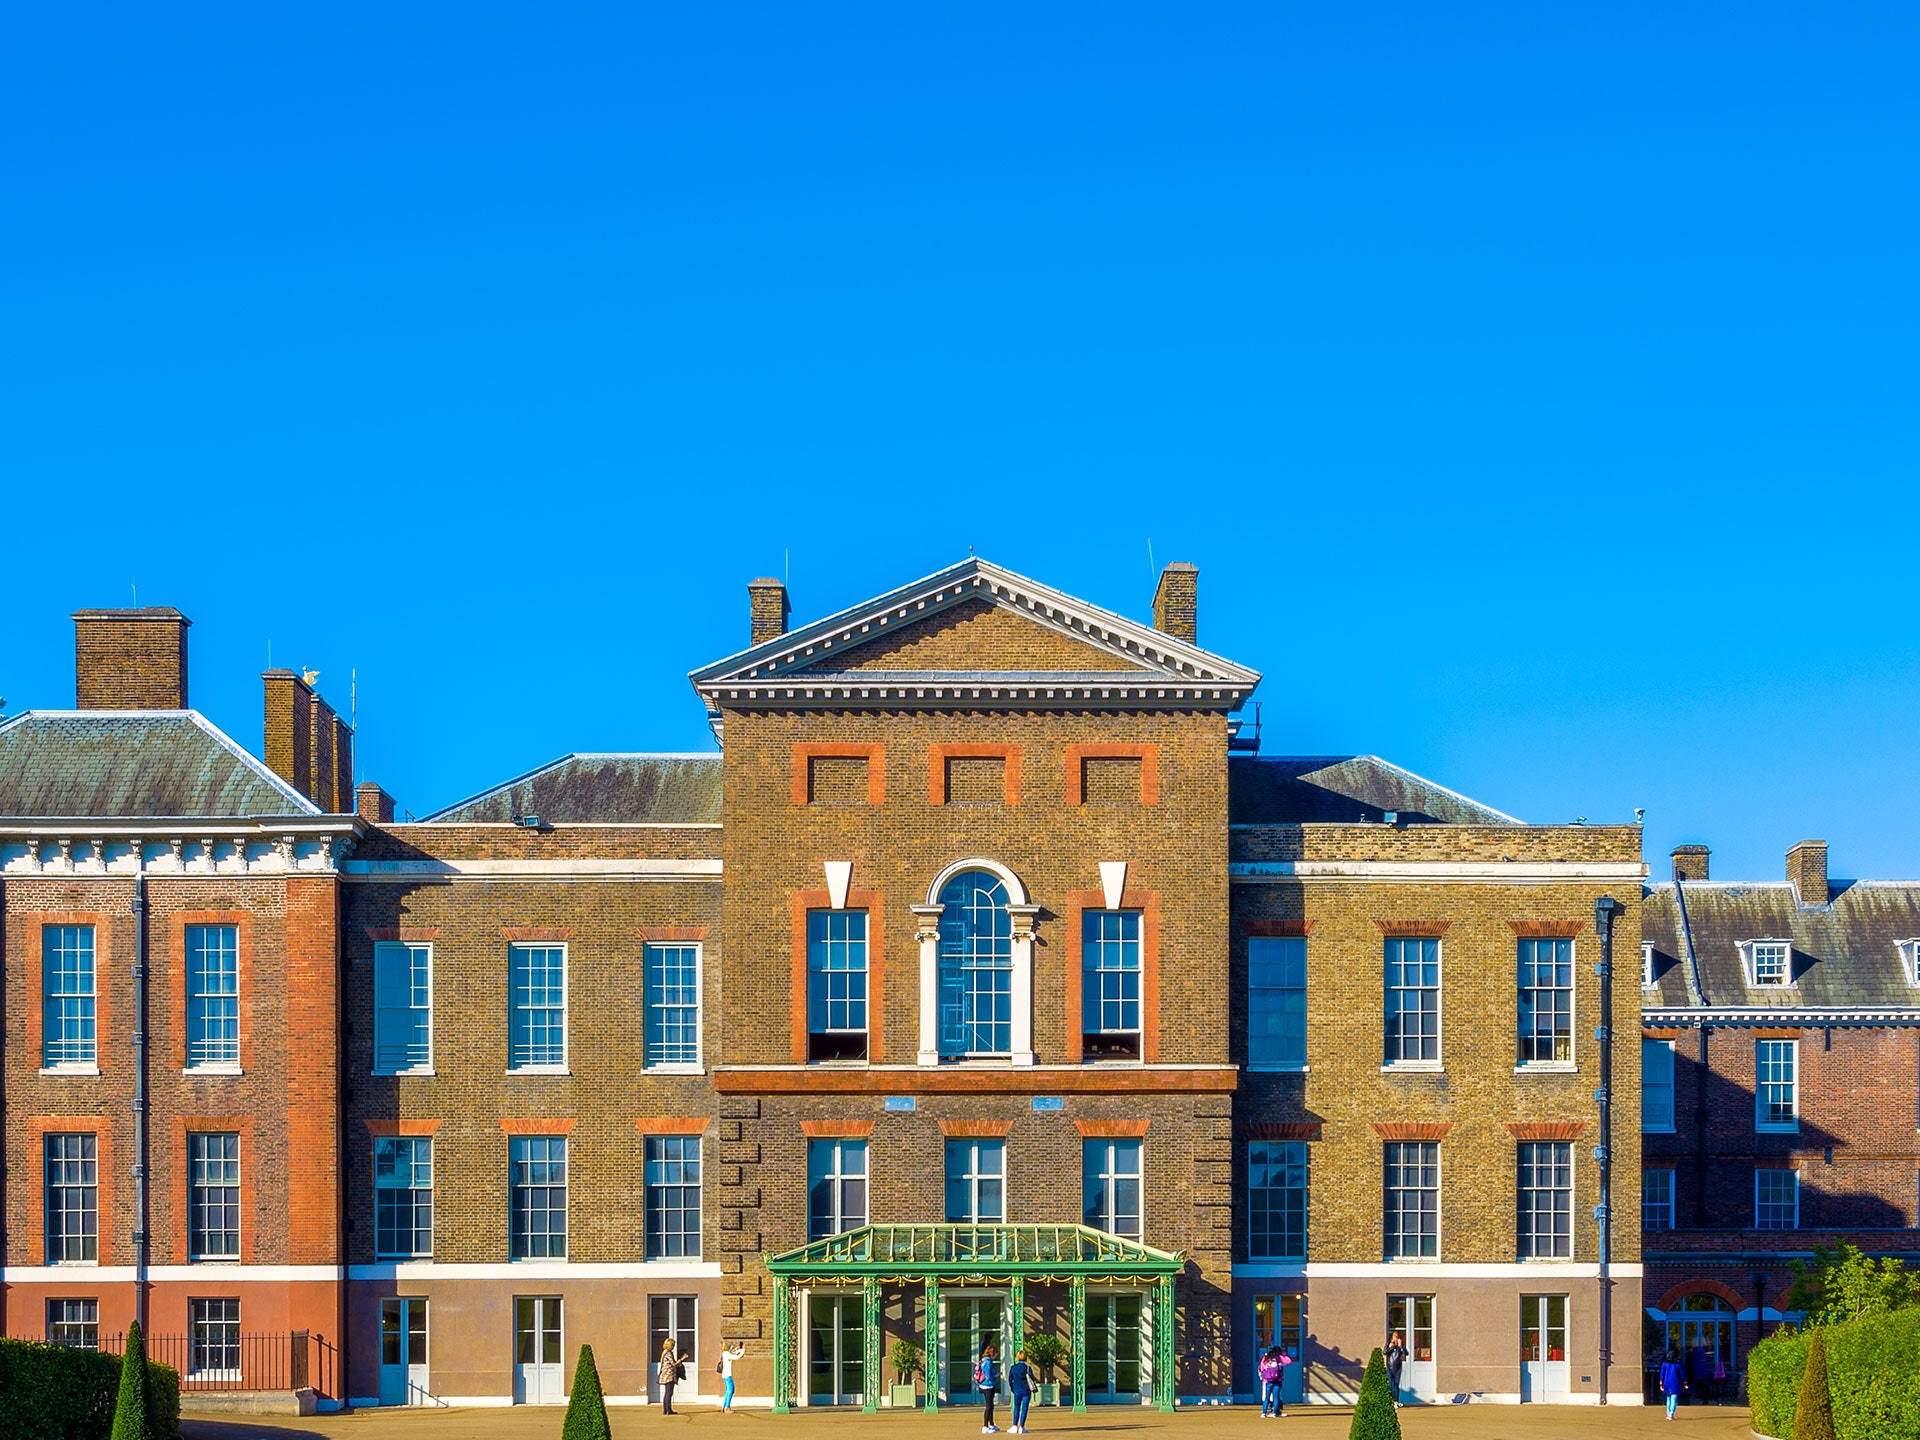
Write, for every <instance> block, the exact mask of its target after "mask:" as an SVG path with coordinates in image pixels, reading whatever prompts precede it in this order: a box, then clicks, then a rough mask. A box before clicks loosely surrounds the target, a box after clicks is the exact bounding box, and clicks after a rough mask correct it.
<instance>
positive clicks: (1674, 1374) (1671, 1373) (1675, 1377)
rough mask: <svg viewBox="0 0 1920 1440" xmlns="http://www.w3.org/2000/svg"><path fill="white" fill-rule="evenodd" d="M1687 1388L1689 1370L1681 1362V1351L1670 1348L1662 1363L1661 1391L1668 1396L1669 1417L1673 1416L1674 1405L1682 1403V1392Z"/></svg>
mask: <svg viewBox="0 0 1920 1440" xmlns="http://www.w3.org/2000/svg"><path fill="white" fill-rule="evenodd" d="M1686 1388H1687V1372H1686V1369H1685V1367H1684V1366H1682V1365H1681V1363H1680V1352H1679V1351H1677V1350H1668V1351H1667V1358H1666V1359H1665V1360H1663V1361H1662V1362H1661V1364H1660V1393H1661V1394H1662V1395H1664V1396H1666V1397H1667V1419H1669V1420H1671V1419H1672V1418H1673V1407H1674V1406H1676V1405H1678V1404H1679V1403H1680V1392H1681V1391H1682V1390H1684V1389H1686Z"/></svg>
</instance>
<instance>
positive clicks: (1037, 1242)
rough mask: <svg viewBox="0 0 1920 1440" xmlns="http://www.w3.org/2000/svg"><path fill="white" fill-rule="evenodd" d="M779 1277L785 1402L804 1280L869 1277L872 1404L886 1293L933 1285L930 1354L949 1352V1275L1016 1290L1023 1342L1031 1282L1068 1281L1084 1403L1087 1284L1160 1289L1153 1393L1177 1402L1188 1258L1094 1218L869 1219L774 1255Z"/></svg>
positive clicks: (1075, 1388) (776, 1320)
mask: <svg viewBox="0 0 1920 1440" xmlns="http://www.w3.org/2000/svg"><path fill="white" fill-rule="evenodd" d="M763 1259H764V1262H765V1264H766V1267H767V1272H768V1274H770V1275H771V1276H772V1277H773V1370H774V1396H773V1400H774V1410H775V1411H776V1412H777V1413H784V1412H785V1411H787V1410H788V1409H790V1408H791V1406H792V1404H793V1393H794V1381H795V1378H796V1371H797V1369H798V1365H797V1363H796V1362H797V1357H796V1356H795V1354H794V1342H795V1339H796V1331H797V1329H798V1326H797V1325H796V1323H795V1322H796V1319H797V1316H796V1315H795V1313H794V1302H795V1299H796V1291H797V1290H811V1289H839V1290H844V1289H848V1288H852V1287H854V1286H856V1285H857V1286H858V1287H859V1289H860V1291H861V1294H862V1297H863V1300H864V1302H865V1303H864V1306H863V1309H864V1312H865V1313H864V1317H863V1318H864V1321H865V1335H866V1354H865V1356H864V1365H863V1383H864V1387H865V1393H864V1396H863V1402H864V1403H863V1408H864V1409H866V1410H868V1411H873V1410H877V1409H879V1406H880V1339H881V1295H882V1291H883V1289H884V1288H886V1287H887V1286H889V1285H891V1286H894V1287H903V1286H906V1285H919V1286H920V1287H922V1289H923V1290H924V1292H925V1297H926V1315H927V1323H928V1329H929V1334H928V1337H927V1339H928V1343H927V1346H926V1350H927V1353H928V1356H929V1359H931V1357H932V1356H933V1354H934V1353H936V1352H937V1350H938V1331H937V1329H936V1328H935V1327H937V1325H938V1323H939V1316H940V1290H941V1287H942V1286H943V1285H947V1286H955V1287H965V1286H983V1285H993V1286H1000V1287H1004V1288H1005V1289H1006V1290H1007V1291H1008V1302H1009V1303H1008V1314H1009V1318H1010V1319H1011V1321H1012V1325H1013V1342H1012V1343H1013V1346H1014V1347H1015V1348H1018V1347H1019V1345H1020V1344H1021V1343H1022V1339H1023V1336H1024V1334H1025V1330H1026V1285H1027V1282H1028V1281H1035V1282H1038V1283H1060V1284H1065V1285H1066V1286H1067V1291H1068V1311H1069V1315H1070V1319H1071V1325H1072V1336H1071V1338H1070V1340H1069V1342H1068V1348H1069V1354H1070V1357H1071V1358H1070V1363H1071V1370H1072V1395H1073V1398H1072V1405H1073V1408H1074V1409H1075V1410H1084V1409H1086V1405H1087V1396H1086V1351H1087V1344H1086V1339H1087V1337H1086V1287H1087V1286H1088V1285H1089V1284H1094V1285H1099V1286H1113V1285H1118V1286H1137V1287H1138V1288H1139V1289H1141V1290H1143V1291H1151V1293H1152V1297H1153V1309H1152V1316H1153V1370H1152V1375H1153V1398H1154V1402H1155V1404H1156V1405H1157V1407H1158V1408H1159V1409H1161V1410H1171V1409H1173V1403H1174V1335H1173V1330H1174V1313H1173V1309H1174V1307H1173V1282H1174V1277H1175V1276H1176V1275H1178V1274H1179V1273H1180V1271H1181V1269H1182V1268H1183V1267H1184V1265H1185V1264H1186V1256H1185V1255H1184V1253H1182V1252H1179V1251H1167V1250H1155V1249H1154V1248H1153V1247H1151V1246H1149V1245H1143V1244H1141V1243H1140V1242H1139V1241H1137V1240H1128V1239H1124V1238H1122V1237H1121V1236H1118V1235H1110V1234H1108V1233H1107V1232H1106V1231H1104V1230H1095V1229H1093V1228H1092V1227H1090V1226H1086V1225H864V1226H862V1227H861V1228H859V1229H858V1230H849V1231H846V1232H845V1233H844V1234H840V1235H833V1236H829V1237H827V1238H826V1239H824V1240H813V1241H810V1242H808V1243H807V1244H805V1245H801V1246H797V1247H795V1248H794V1249H792V1250H784V1251H781V1252H780V1253H779V1254H777V1255H766V1256H764V1257H763ZM939 1405H940V1401H939V1386H938V1385H936V1384H934V1383H933V1382H932V1380H931V1378H929V1383H928V1385H927V1393H926V1408H927V1409H928V1410H929V1411H933V1410H937V1409H939Z"/></svg>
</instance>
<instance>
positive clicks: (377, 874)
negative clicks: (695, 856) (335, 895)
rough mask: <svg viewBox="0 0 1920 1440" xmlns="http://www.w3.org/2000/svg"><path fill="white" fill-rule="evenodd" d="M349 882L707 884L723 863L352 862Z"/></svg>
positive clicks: (348, 865)
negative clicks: (622, 881) (553, 881)
mask: <svg viewBox="0 0 1920 1440" xmlns="http://www.w3.org/2000/svg"><path fill="white" fill-rule="evenodd" d="M341 868H342V870H343V872H344V873H345V875H346V877H347V878H348V879H349V880H356V881H410V880H499V879H511V880H528V879H533V880H706V879H713V878H716V877H717V876H719V874H720V862H719V861H718V860H677V859H676V860H650V859H637V860H599V859H569V860H349V861H347V862H346V864H345V865H344V866H343V867H341Z"/></svg>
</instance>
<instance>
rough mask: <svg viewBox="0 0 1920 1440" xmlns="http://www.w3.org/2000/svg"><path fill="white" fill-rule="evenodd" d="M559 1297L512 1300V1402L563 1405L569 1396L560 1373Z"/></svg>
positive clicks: (545, 1296)
mask: <svg viewBox="0 0 1920 1440" xmlns="http://www.w3.org/2000/svg"><path fill="white" fill-rule="evenodd" d="M560 1353H561V1352H560V1297H559V1296H558V1295H516V1296H515V1297H514V1300H513V1403H514V1404H516V1405H560V1404H564V1403H565V1401H566V1398H567V1387H566V1384H565V1381H564V1379H563V1377H562V1375H561V1371H562V1369H563V1368H564V1367H563V1365H562V1363H561V1360H560Z"/></svg>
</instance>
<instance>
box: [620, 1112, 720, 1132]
mask: <svg viewBox="0 0 1920 1440" xmlns="http://www.w3.org/2000/svg"><path fill="white" fill-rule="evenodd" d="M633 1123H634V1125H635V1126H636V1127H637V1128H638V1129H639V1131H640V1133H641V1134H642V1135H704V1134H706V1133H707V1127H708V1126H709V1125H711V1124H712V1123H713V1120H712V1117H710V1116H706V1115H642V1116H640V1117H639V1118H638V1119H636V1120H635V1121H634V1122H633Z"/></svg>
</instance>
